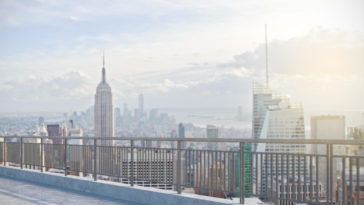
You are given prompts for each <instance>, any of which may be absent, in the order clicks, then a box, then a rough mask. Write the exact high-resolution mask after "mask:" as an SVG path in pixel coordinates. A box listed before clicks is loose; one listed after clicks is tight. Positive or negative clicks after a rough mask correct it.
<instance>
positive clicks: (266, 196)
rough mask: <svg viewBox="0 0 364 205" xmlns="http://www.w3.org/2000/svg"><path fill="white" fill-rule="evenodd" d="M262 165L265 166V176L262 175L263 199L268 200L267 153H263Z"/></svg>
mask: <svg viewBox="0 0 364 205" xmlns="http://www.w3.org/2000/svg"><path fill="white" fill-rule="evenodd" d="M264 164H265V167H264V172H265V175H264V177H265V178H264V183H265V186H264V197H265V198H268V190H267V189H268V154H267V153H264Z"/></svg>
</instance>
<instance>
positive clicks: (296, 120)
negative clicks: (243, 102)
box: [253, 83, 306, 192]
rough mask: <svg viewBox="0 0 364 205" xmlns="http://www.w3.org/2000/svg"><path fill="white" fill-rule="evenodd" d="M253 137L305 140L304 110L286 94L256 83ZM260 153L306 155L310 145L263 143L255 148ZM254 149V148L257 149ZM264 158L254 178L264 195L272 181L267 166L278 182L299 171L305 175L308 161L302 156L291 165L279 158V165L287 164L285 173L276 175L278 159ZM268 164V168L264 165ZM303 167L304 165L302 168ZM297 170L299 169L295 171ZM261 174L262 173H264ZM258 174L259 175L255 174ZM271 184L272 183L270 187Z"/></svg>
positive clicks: (259, 162)
mask: <svg viewBox="0 0 364 205" xmlns="http://www.w3.org/2000/svg"><path fill="white" fill-rule="evenodd" d="M253 137H254V138H258V139H305V125H304V115H303V108H302V106H301V105H300V104H293V103H291V102H290V99H289V98H288V97H287V96H285V95H282V94H279V93H276V92H274V91H272V90H271V89H269V88H267V87H265V86H263V85H260V84H259V83H254V84H253ZM255 148H256V151H258V152H267V153H277V152H278V153H291V154H294V153H295V154H305V153H306V146H305V145H303V144H265V143H259V144H258V145H256V146H255ZM253 150H254V149H253ZM265 156H266V157H261V158H259V159H255V161H256V160H258V167H254V169H258V170H257V171H258V176H261V177H258V176H255V174H254V175H253V179H254V180H256V181H258V186H261V187H258V189H260V190H262V191H263V192H265V191H266V187H267V186H269V185H270V184H271V183H272V181H270V180H266V177H267V176H266V171H265V168H266V167H271V166H272V168H273V172H272V173H270V175H271V176H273V179H274V180H278V179H279V177H280V175H281V174H282V173H283V175H287V174H290V175H298V172H299V171H300V172H301V173H304V166H303V164H304V159H303V157H301V159H300V160H299V159H298V158H296V159H294V161H293V160H292V161H291V162H289V163H288V169H287V160H283V162H282V163H281V159H278V164H283V165H284V166H283V167H278V168H282V169H283V170H282V171H281V172H278V173H275V170H276V164H277V163H276V159H275V158H273V159H269V158H267V155H265ZM261 164H263V165H268V166H262V167H261V166H260V165H261ZM299 165H301V166H299ZM293 167H301V169H300V170H298V169H293ZM293 170H295V171H294V172H293ZM259 172H262V173H261V174H260V173H259ZM253 173H256V172H253ZM267 183H268V184H267Z"/></svg>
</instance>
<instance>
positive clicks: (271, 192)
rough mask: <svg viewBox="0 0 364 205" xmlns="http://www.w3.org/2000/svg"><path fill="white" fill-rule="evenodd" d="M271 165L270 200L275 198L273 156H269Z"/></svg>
mask: <svg viewBox="0 0 364 205" xmlns="http://www.w3.org/2000/svg"><path fill="white" fill-rule="evenodd" d="M269 159H270V160H269V164H270V192H269V196H270V198H272V197H273V154H270V155H269Z"/></svg>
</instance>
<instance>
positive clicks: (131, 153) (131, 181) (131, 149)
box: [130, 140, 134, 186]
mask: <svg viewBox="0 0 364 205" xmlns="http://www.w3.org/2000/svg"><path fill="white" fill-rule="evenodd" d="M130 158H131V159H130V160H131V161H130V166H131V167H130V170H131V171H130V186H134V140H130Z"/></svg>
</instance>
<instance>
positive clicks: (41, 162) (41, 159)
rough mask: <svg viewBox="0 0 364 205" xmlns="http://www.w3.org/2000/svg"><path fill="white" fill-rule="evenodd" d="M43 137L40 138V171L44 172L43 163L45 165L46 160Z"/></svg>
mask: <svg viewBox="0 0 364 205" xmlns="http://www.w3.org/2000/svg"><path fill="white" fill-rule="evenodd" d="M43 155H44V152H43V138H40V171H41V172H43V165H44V160H43V158H44V157H43Z"/></svg>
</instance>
